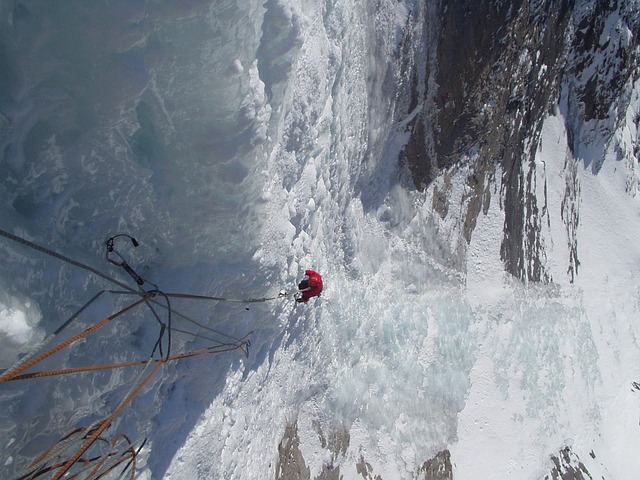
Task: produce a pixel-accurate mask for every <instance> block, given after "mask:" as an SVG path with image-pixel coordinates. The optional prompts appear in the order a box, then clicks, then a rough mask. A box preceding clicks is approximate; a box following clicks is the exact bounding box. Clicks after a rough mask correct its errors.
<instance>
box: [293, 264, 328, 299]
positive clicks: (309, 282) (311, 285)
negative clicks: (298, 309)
mask: <svg viewBox="0 0 640 480" xmlns="http://www.w3.org/2000/svg"><path fill="white" fill-rule="evenodd" d="M304 274H305V275H306V277H305V278H304V279H303V280H302V281H301V282H300V283H299V284H298V289H299V290H300V291H301V292H302V296H301V297H299V298H296V302H302V303H307V302H308V301H309V299H310V298H311V297H318V296H320V292H322V277H321V276H320V274H319V273H318V272H314V271H313V270H305V272H304Z"/></svg>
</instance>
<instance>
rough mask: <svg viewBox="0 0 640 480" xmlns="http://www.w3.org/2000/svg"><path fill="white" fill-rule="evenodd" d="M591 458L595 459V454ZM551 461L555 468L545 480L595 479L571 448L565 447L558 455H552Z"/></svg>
mask: <svg viewBox="0 0 640 480" xmlns="http://www.w3.org/2000/svg"><path fill="white" fill-rule="evenodd" d="M591 456H592V457H593V458H595V454H594V453H593V452H591ZM551 461H552V462H553V468H552V469H551V473H550V474H548V475H545V477H544V480H591V479H592V478H593V477H592V476H591V475H590V474H589V472H588V471H587V469H586V467H585V466H584V464H583V463H582V462H581V461H580V459H579V458H578V456H577V455H576V454H575V453H573V452H572V451H571V448H569V447H564V448H563V449H562V450H561V451H560V453H559V454H558V455H551Z"/></svg>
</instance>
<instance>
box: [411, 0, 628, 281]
mask: <svg viewBox="0 0 640 480" xmlns="http://www.w3.org/2000/svg"><path fill="white" fill-rule="evenodd" d="M623 3H625V2H616V1H609V2H596V1H582V2H576V1H575V0H563V1H551V0H541V1H533V0H519V1H515V2H503V1H499V0H493V1H487V2H476V1H472V0H441V1H440V2H438V3H437V4H435V5H422V4H420V3H419V4H418V5H416V7H415V9H414V11H413V12H412V15H413V19H414V20H413V21H414V22H415V23H416V24H418V25H422V29H421V30H417V31H418V32H419V33H416V29H415V28H414V29H413V30H412V29H407V34H406V37H405V45H404V46H403V54H404V55H405V59H406V62H405V64H406V71H405V72H404V73H403V76H404V78H408V79H409V80H410V81H409V82H407V85H408V87H407V88H410V94H409V95H408V97H409V98H410V100H409V101H408V104H407V105H406V106H401V108H403V107H404V108H406V109H407V112H408V113H409V115H413V117H412V120H411V121H410V122H409V123H408V125H407V129H408V131H410V133H411V140H410V141H409V142H408V144H407V146H406V148H405V149H404V151H403V153H402V156H401V160H402V161H403V162H404V163H405V164H406V165H407V166H408V167H409V169H410V171H411V174H412V177H413V181H414V185H415V186H416V188H418V189H424V188H426V187H427V186H429V185H430V184H431V182H432V181H433V180H434V178H436V176H438V175H440V174H441V173H442V171H443V170H445V169H452V168H453V169H455V168H457V167H459V166H464V167H466V168H468V172H469V173H468V176H467V190H468V192H469V194H468V198H467V199H466V201H467V211H466V218H465V221H464V226H463V228H464V237H465V239H466V240H467V242H469V241H470V240H471V236H472V233H473V230H474V228H475V224H476V219H477V216H478V215H479V213H480V212H481V211H486V209H487V208H488V205H489V202H490V200H491V195H490V191H489V183H490V182H491V181H492V180H495V181H496V182H497V184H498V185H501V187H502V192H501V193H502V197H503V199H504V204H503V205H502V208H503V210H504V212H505V226H504V237H503V242H502V246H501V255H502V259H503V261H504V263H505V269H506V270H507V271H508V272H510V273H512V274H513V275H515V276H517V277H519V278H522V279H526V280H529V281H543V282H544V281H547V280H549V278H548V276H547V274H546V273H545V272H544V269H543V260H544V246H543V245H542V244H541V240H540V222H541V221H542V220H541V217H542V215H543V210H544V206H539V205H538V204H537V200H536V197H535V195H534V191H533V189H534V187H535V179H533V178H532V176H533V173H534V164H533V162H534V157H535V153H536V151H537V149H538V146H539V138H540V130H541V127H542V121H543V120H544V118H545V115H546V114H547V113H548V112H549V110H550V109H552V108H556V107H558V106H560V108H563V105H559V101H560V99H561V98H569V102H568V104H567V105H564V109H565V110H566V111H565V112H563V113H565V117H566V118H568V119H569V120H568V122H569V123H570V124H568V125H567V127H568V131H569V135H570V136H571V137H572V138H573V143H575V144H576V145H578V144H583V143H584V141H585V139H584V131H583V129H582V125H583V124H584V122H587V121H589V120H597V121H600V122H601V125H600V129H601V131H604V132H605V133H606V132H607V131H608V132H609V136H610V135H611V134H612V133H613V129H614V127H615V125H616V122H617V121H618V120H619V119H618V116H619V115H618V114H617V112H618V111H620V109H617V108H615V106H622V107H624V102H625V101H626V99H625V91H626V90H625V89H626V88H627V87H628V85H629V80H630V79H631V78H633V76H634V75H636V76H637V74H638V67H637V60H638V34H639V33H640V32H639V31H638V30H639V26H638V23H639V20H638V18H640V14H639V12H637V11H634V10H637V9H638V7H637V6H626V5H623ZM627 3H628V2H627ZM610 17H611V18H610ZM611 25H614V26H613V27H612V26H611ZM607 29H608V30H607ZM603 39H608V40H603ZM405 116H406V115H405ZM607 129H608V130H607ZM581 142H582V143H581ZM572 145H573V144H572ZM574 149H577V147H575V148H574ZM497 166H500V171H501V175H502V177H501V178H496V172H497V171H498V170H497V168H496V167H497ZM576 191H577V190H576ZM446 197H447V192H446V191H444V192H441V191H437V192H434V197H433V198H434V205H433V207H434V210H435V211H437V212H438V213H439V214H440V215H441V216H442V217H444V216H446V215H447V212H448V205H447V202H446V201H443V198H446ZM570 200H572V201H573V202H574V203H577V199H576V198H573V199H570ZM576 215H577V213H576ZM575 220H576V218H575V216H574V217H572V218H569V219H568V220H567V221H568V222H569V223H571V222H573V221H575ZM572 256H574V257H575V259H574V261H573V265H572V267H573V271H572V272H570V273H571V274H575V273H577V267H578V265H579V262H578V260H577V247H576V250H575V251H574V252H573V253H572Z"/></svg>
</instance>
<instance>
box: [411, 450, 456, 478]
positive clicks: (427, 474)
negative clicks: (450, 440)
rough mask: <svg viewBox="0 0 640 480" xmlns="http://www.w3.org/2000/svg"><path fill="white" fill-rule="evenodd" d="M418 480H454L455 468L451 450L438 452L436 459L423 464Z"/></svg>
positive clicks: (419, 470)
mask: <svg viewBox="0 0 640 480" xmlns="http://www.w3.org/2000/svg"><path fill="white" fill-rule="evenodd" d="M418 478H421V479H424V480H452V479H453V467H452V466H451V454H450V453H449V450H442V451H441V452H438V453H437V454H436V456H435V457H433V458H432V459H431V460H428V461H426V462H424V464H422V466H421V467H420V468H419V469H418Z"/></svg>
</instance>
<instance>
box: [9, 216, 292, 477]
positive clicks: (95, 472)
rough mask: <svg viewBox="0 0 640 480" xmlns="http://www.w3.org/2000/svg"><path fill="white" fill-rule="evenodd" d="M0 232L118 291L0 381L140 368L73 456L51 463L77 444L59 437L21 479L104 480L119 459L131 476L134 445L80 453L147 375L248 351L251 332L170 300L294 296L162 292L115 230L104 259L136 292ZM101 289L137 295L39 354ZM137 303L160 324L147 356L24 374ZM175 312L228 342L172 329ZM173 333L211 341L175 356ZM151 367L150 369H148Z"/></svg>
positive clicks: (48, 340) (283, 294) (285, 294)
mask: <svg viewBox="0 0 640 480" xmlns="http://www.w3.org/2000/svg"><path fill="white" fill-rule="evenodd" d="M0 236H2V237H4V238H6V239H9V240H11V241H14V242H17V243H19V244H22V245H24V246H26V247H28V248H31V249H33V250H37V251H40V252H42V253H44V254H46V255H49V256H51V257H53V258H56V259H59V260H61V261H63V262H65V263H68V264H69V265H72V266H75V267H78V268H81V269H83V270H86V271H88V272H90V273H92V274H94V275H96V276H98V277H100V278H102V279H104V280H107V281H108V282H111V283H112V284H114V285H117V286H118V287H120V288H121V289H122V290H121V291H116V290H101V291H100V292H98V293H96V294H95V295H94V296H93V297H92V298H91V299H90V300H89V301H87V302H86V303H85V304H84V305H83V306H82V307H81V308H80V309H78V310H77V311H76V312H75V313H74V314H73V315H71V316H70V317H69V318H68V319H67V320H66V321H65V322H63V323H62V325H60V326H59V327H58V328H57V329H56V330H54V331H53V332H52V333H51V334H50V335H49V336H47V337H46V338H45V339H44V340H43V341H42V342H40V343H39V344H38V345H37V346H36V347H35V348H34V349H32V351H31V352H30V353H29V354H28V355H26V356H24V357H23V358H22V359H20V360H19V361H18V362H16V364H15V365H13V366H12V367H11V368H9V369H7V370H6V371H4V372H3V373H2V374H0V383H3V382H8V381H16V380H25V379H33V378H42V377H50V376H54V375H66V374H73V373H81V372H91V371H98V370H106V369H114V368H122V367H129V366H143V368H142V370H141V371H140V373H139V374H138V375H137V377H136V379H135V381H134V382H133V384H132V386H131V388H130V390H129V392H128V393H127V395H126V396H125V397H124V399H123V400H122V401H121V402H120V404H119V405H118V407H117V408H116V409H115V410H114V411H113V412H112V413H111V415H109V416H108V417H107V418H105V419H104V420H102V421H101V422H97V423H95V424H94V425H93V426H91V427H90V428H89V429H88V430H87V434H86V435H84V436H83V437H82V442H83V443H82V445H81V446H80V448H78V449H77V451H76V452H75V453H74V454H73V455H72V456H70V457H69V458H68V459H67V460H66V461H64V462H62V461H58V460H56V461H55V463H52V462H53V460H52V459H54V458H58V459H61V458H62V456H64V452H66V451H67V450H70V449H74V448H76V447H77V444H78V442H77V441H74V440H72V439H67V438H63V439H62V440H61V441H60V442H59V443H58V444H56V445H54V447H52V448H51V449H49V450H47V451H46V452H45V453H44V454H43V455H41V456H40V457H39V458H38V459H36V461H34V462H33V463H32V465H31V467H30V468H31V471H30V473H28V474H27V475H25V476H23V477H20V478H21V479H35V478H36V477H39V476H41V475H44V474H50V473H54V472H55V473H54V476H53V477H52V478H53V480H58V479H60V478H62V477H65V478H66V476H68V474H69V475H71V476H72V477H71V478H79V477H78V475H79V473H80V472H86V471H89V470H91V471H90V473H89V476H88V477H86V478H92V479H94V478H95V479H98V478H103V477H104V476H105V475H108V474H109V472H112V471H113V469H115V468H116V467H117V466H118V465H120V464H121V463H124V462H128V464H127V466H126V467H125V468H124V470H123V471H122V473H121V474H120V477H121V476H122V475H123V474H124V473H125V472H126V471H127V469H128V467H129V466H130V465H132V464H133V469H132V472H131V476H130V478H131V479H133V478H134V472H135V456H136V454H137V452H135V451H134V450H133V447H131V448H130V449H127V450H125V453H126V455H125V453H123V454H122V456H121V457H119V458H117V454H115V453H113V454H112V453H109V454H107V455H102V456H98V457H93V458H84V457H83V455H84V454H85V452H87V450H88V449H89V448H91V446H92V445H93V444H94V443H95V442H96V441H97V440H103V439H102V438H101V435H102V433H103V432H104V430H105V429H106V428H107V427H108V426H109V425H111V423H112V422H113V420H114V419H115V418H116V417H117V416H118V415H119V414H120V413H121V412H122V410H123V409H124V408H126V407H127V405H129V404H130V403H131V402H132V400H133V398H134V397H135V396H136V395H138V393H139V392H140V391H141V390H142V388H144V386H145V385H146V384H147V383H148V382H149V381H150V379H151V378H152V377H153V376H154V375H155V373H156V372H157V371H158V370H159V369H160V368H161V366H162V364H163V363H166V362H168V361H175V360H180V359H185V358H191V357H198V356H204V355H211V354H215V353H221V352H226V351H231V350H238V349H240V350H242V351H243V352H244V353H245V354H246V355H247V356H248V355H249V347H250V345H251V342H250V341H249V340H248V338H247V337H248V336H249V335H251V333H252V332H250V333H249V334H247V335H246V336H245V337H243V338H236V337H233V336H230V335H228V334H225V333H223V332H220V331H218V330H216V329H214V328H212V327H210V326H208V325H205V324H203V323H201V322H198V321H196V320H194V319H193V318H190V317H189V316H187V315H184V314H182V313H180V312H177V311H175V310H174V309H173V307H172V305H171V299H173V298H182V299H193V300H210V301H222V302H231V303H243V304H251V303H257V302H266V301H271V300H278V299H281V298H284V297H288V296H291V295H295V292H290V293H288V292H281V293H280V294H278V295H277V296H273V297H263V298H250V299H244V300H243V299H235V298H224V297H215V296H206V295H193V294H186V293H165V292H163V291H161V290H160V289H159V288H158V287H157V285H155V284H154V283H152V282H149V281H148V280H146V279H144V278H143V277H142V276H141V275H139V274H138V273H137V272H136V271H135V270H134V269H133V268H132V267H131V266H130V265H129V263H128V262H127V261H126V260H125V258H124V256H123V255H122V254H120V252H118V251H117V250H116V249H115V247H114V244H115V239H116V238H119V237H128V238H129V239H130V240H131V242H132V243H133V245H134V247H137V246H138V243H137V240H135V239H134V238H133V237H130V236H128V235H123V234H119V235H116V236H114V237H111V238H110V239H109V240H108V241H107V260H108V261H109V262H110V263H112V264H114V265H116V266H118V267H122V268H123V269H124V270H125V271H126V272H127V274H129V276H131V277H132V279H133V280H134V282H135V283H136V286H137V288H138V289H137V290H136V289H134V288H131V287H130V286H128V285H127V284H125V283H123V282H120V281H118V280H117V279H115V278H113V277H111V276H109V275H107V274H105V273H103V272H101V271H99V270H97V269H95V268H93V267H90V266H89V265H86V264H84V263H81V262H79V261H76V260H74V259H72V258H69V257H67V256H65V255H62V254H59V253H57V252H55V251H53V250H51V249H49V248H46V247H43V246H41V245H38V244H36V243H34V242H31V241H29V240H26V239H24V238H22V237H19V236H18V235H14V234H12V233H9V232H7V231H5V230H2V229H0ZM145 284H149V285H152V286H153V288H152V289H149V290H145V289H144V288H143V286H144V285H145ZM105 293H110V294H120V295H136V296H138V297H139V298H138V299H136V300H135V301H133V302H132V303H130V304H129V305H127V306H125V307H123V308H121V309H120V310H119V311H117V312H116V313H114V314H112V315H110V316H108V317H106V318H104V319H103V320H101V321H99V322H98V323H96V324H94V325H92V326H90V327H88V328H85V329H84V330H83V331H81V332H80V333H78V334H76V335H73V336H71V337H70V338H68V339H66V340H65V341H63V342H61V343H59V344H57V345H55V346H54V347H52V348H49V349H48V350H46V351H44V352H42V353H39V352H41V351H42V350H43V349H44V348H45V347H46V346H47V345H48V344H49V343H51V342H52V341H53V339H55V338H56V337H57V336H58V335H60V334H61V332H62V331H63V330H65V329H66V328H67V327H68V326H69V325H70V324H71V323H72V322H73V321H74V320H75V319H77V318H78V317H79V316H80V315H81V314H82V313H83V312H85V311H86V310H87V308H89V306H91V305H92V304H93V303H94V302H96V301H97V300H98V299H99V298H100V297H101V296H102V295H104V294H105ZM158 297H160V299H161V301H158V300H160V299H158ZM141 305H146V306H147V307H148V308H149V310H150V311H151V312H152V314H153V315H154V317H155V318H156V321H157V322H158V324H159V326H160V332H159V335H158V339H157V341H156V343H155V345H154V347H153V350H152V352H151V355H150V357H149V358H148V359H147V360H135V361H129V362H121V363H111V364H103V365H92V366H84V367H75V368H64V369H56V370H49V371H40V372H31V373H28V372H25V371H26V370H28V369H29V368H31V367H34V366H35V365H36V364H38V363H39V362H41V361H43V360H45V359H47V358H49V357H50V356H51V355H53V354H55V353H56V352H59V351H60V350H62V349H64V348H65V347H68V346H70V345H72V344H74V343H75V342H77V341H79V340H81V339H83V338H85V337H87V336H88V335H89V334H91V333H93V332H95V331H96V330H98V329H100V328H101V327H103V326H105V325H107V324H108V323H109V322H111V321H113V320H115V319H116V318H118V317H120V316H122V315H124V314H125V313H128V312H130V311H132V310H133V309H135V308H137V307H139V306H141ZM154 306H156V307H160V308H163V309H165V310H166V321H163V319H161V317H160V315H159V314H158V313H157V312H156V310H155V308H154ZM174 314H175V315H176V316H178V317H180V318H182V319H184V320H186V321H188V322H191V323H193V324H194V325H196V326H198V327H199V328H201V329H203V330H207V331H209V332H211V333H214V334H215V335H218V336H220V337H225V338H227V339H229V340H231V341H220V340H216V339H214V338H211V337H210V336H206V335H202V334H200V333H195V332H189V331H187V330H184V329H181V328H176V327H175V326H173V325H172V318H173V315H174ZM172 332H179V333H183V334H187V335H191V336H193V337H199V338H203V339H206V340H208V341H210V342H213V343H214V345H212V346H208V347H204V348H199V349H196V350H193V351H190V352H182V353H177V354H175V353H172V352H171V344H172V339H171V335H172ZM165 334H166V342H164V339H165ZM163 343H166V352H165V351H164V350H165V349H164V348H163ZM156 352H158V353H159V358H155V357H154V356H155V354H156ZM150 369H151V371H149V370H150ZM148 371H149V372H148ZM147 372H148V373H147ZM127 440H128V439H127ZM115 442H116V441H115V440H114V443H113V444H112V445H115ZM129 443H130V442H129ZM140 448H142V447H140ZM138 451H139V450H138ZM127 452H128V453H127Z"/></svg>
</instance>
